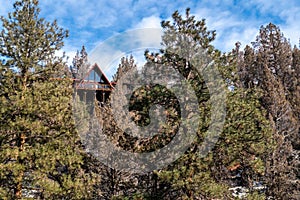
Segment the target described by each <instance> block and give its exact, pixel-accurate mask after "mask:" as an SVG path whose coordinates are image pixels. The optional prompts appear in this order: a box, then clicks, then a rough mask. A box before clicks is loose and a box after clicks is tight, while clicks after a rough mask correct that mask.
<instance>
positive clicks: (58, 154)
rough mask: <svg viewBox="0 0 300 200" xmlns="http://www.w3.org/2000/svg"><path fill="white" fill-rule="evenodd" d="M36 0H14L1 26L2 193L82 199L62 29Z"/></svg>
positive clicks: (85, 192) (85, 185) (85, 184)
mask: <svg viewBox="0 0 300 200" xmlns="http://www.w3.org/2000/svg"><path fill="white" fill-rule="evenodd" d="M38 4H39V2H38V0H18V1H16V2H15V3H14V11H13V12H12V13H9V14H8V18H4V17H1V20H2V23H3V29H2V31H1V33H0V56H1V57H4V59H5V62H1V63H0V72H1V75H0V76H1V80H0V81H1V82H0V88H1V89H0V98H1V100H0V108H1V109H0V124H1V125H0V126H1V128H0V197H1V199H23V198H26V197H29V196H30V195H34V198H41V199H83V198H85V197H87V196H89V193H90V191H91V188H90V187H89V186H90V185H91V184H90V183H91V181H90V178H89V175H88V174H87V173H86V172H85V170H84V168H83V156H84V154H83V152H82V149H81V148H80V146H79V145H80V143H79V141H78V136H77V134H76V130H75V125H74V120H73V119H72V108H71V101H72V92H73V91H72V87H71V85H72V82H71V80H70V79H69V78H67V77H66V76H65V74H66V72H65V65H66V64H65V62H64V61H63V57H58V56H56V54H55V53H56V52H57V51H58V50H60V49H61V48H62V46H63V39H64V38H65V37H66V36H67V35H68V32H67V31H64V30H63V29H61V28H59V27H58V25H57V23H56V21H54V22H53V23H49V22H46V21H45V20H44V19H43V18H40V17H39V13H40V9H39V8H38Z"/></svg>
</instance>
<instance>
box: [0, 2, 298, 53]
mask: <svg viewBox="0 0 300 200" xmlns="http://www.w3.org/2000/svg"><path fill="white" fill-rule="evenodd" d="M13 2H14V0H0V5H1V6H0V15H6V13H7V12H8V11H10V10H12V4H13ZM40 7H41V10H42V12H41V15H42V17H45V18H46V19H47V20H48V21H52V20H54V19H57V20H58V23H59V25H60V26H62V27H63V28H65V29H68V30H69V31H70V37H69V38H67V39H66V40H65V47H64V51H66V52H67V54H68V55H70V56H71V55H73V54H74V52H76V50H80V48H81V46H82V45H85V46H86V49H87V50H90V51H92V50H93V49H94V48H95V47H96V46H97V45H98V44H99V43H101V42H103V41H105V40H106V39H108V38H110V37H111V36H115V35H117V34H119V33H122V32H124V31H127V30H130V29H135V28H159V27H160V21H161V20H166V19H167V20H168V19H170V17H171V15H172V13H173V12H174V11H175V10H178V11H179V12H180V13H183V14H184V11H185V9H186V8H187V7H190V8H191V13H192V14H194V15H196V17H197V19H202V18H205V19H206V21H207V26H208V29H210V30H216V31H217V39H216V41H215V42H214V43H213V44H214V45H215V46H216V48H218V49H220V50H222V51H229V50H231V49H232V48H233V47H234V43H235V42H236V41H240V42H241V43H242V44H243V45H246V44H249V43H250V42H251V41H253V40H255V36H256V35H257V33H258V30H259V28H260V26H261V25H266V24H268V23H269V22H273V23H275V24H277V25H279V26H280V28H281V30H282V31H283V33H284V34H285V36H286V37H287V38H290V39H291V43H292V44H298V39H299V37H300V26H299V24H298V23H299V22H298V19H300V1H298V0H290V1H288V2H286V1H282V0H273V1H269V0H248V1H242V0H214V1H211V0H201V1H197V0H192V1H181V0H160V1H157V0H147V1H144V0H123V1H119V0H110V1H107V0H81V1H77V0H51V1H46V0H40ZM138 37H143V36H138ZM147 37H148V36H147ZM118 45H119V44H118ZM117 47H119V46H117ZM120 52H122V53H125V52H126V51H125V50H122V49H121V50H120Z"/></svg>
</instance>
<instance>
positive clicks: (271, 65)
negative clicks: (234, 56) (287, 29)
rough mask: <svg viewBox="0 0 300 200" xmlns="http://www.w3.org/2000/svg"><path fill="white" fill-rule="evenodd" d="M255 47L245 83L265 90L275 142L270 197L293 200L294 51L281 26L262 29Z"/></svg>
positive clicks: (269, 162) (268, 178) (269, 165)
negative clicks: (292, 99)
mask: <svg viewBox="0 0 300 200" xmlns="http://www.w3.org/2000/svg"><path fill="white" fill-rule="evenodd" d="M252 44H253V47H254V49H253V50H251V48H250V47H247V48H246V49H245V57H244V61H245V62H244V66H245V69H246V71H247V73H246V74H248V76H247V75H246V76H245V77H244V78H243V81H244V82H248V83H251V82H252V83H256V84H255V85H253V84H252V85H251V86H250V85H249V84H248V85H249V86H250V87H252V88H253V87H258V88H260V89H261V90H262V92H263V95H262V97H261V104H262V106H263V107H264V108H265V109H266V110H267V114H268V118H269V122H270V124H271V128H272V132H273V138H274V139H275V143H276V148H275V149H274V150H273V151H272V152H270V154H269V155H268V156H267V158H266V159H267V160H266V161H267V167H266V175H265V182H266V184H267V195H268V196H273V197H275V198H278V199H293V198H295V191H297V186H296V185H297V184H296V182H295V181H296V174H295V171H296V170H295V169H296V168H297V167H296V166H295V163H296V162H297V161H296V160H297V156H295V155H297V151H295V145H294V144H295V141H297V140H298V139H297V138H298V137H299V136H298V134H299V122H298V120H297V116H296V113H294V112H293V108H292V104H293V103H292V104H291V100H290V99H291V98H292V96H293V94H292V93H291V91H293V90H292V88H295V83H294V81H295V79H294V78H293V77H294V75H293V69H292V68H293V66H292V65H293V59H292V52H291V48H290V45H289V44H288V42H287V39H285V38H284V36H283V34H282V33H281V31H280V29H279V27H277V26H276V25H274V24H271V23H270V24H268V25H267V26H266V27H263V26H262V27H261V29H260V34H259V36H258V37H257V39H256V41H255V42H254V43H252ZM249 52H250V53H249ZM249 55H251V57H250V56H249ZM293 102H294V101H293Z"/></svg>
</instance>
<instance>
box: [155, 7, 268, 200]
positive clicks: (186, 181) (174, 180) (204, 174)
mask: <svg viewBox="0 0 300 200" xmlns="http://www.w3.org/2000/svg"><path fill="white" fill-rule="evenodd" d="M185 14H186V15H185V18H184V17H182V16H181V15H180V14H179V13H178V12H177V11H176V12H175V13H174V14H173V15H172V18H173V22H171V21H163V22H162V27H163V28H164V31H165V34H164V35H163V37H162V38H163V45H164V49H163V50H162V57H161V58H160V59H157V60H160V62H161V63H164V64H168V65H171V66H172V67H174V68H175V69H177V70H178V71H179V72H180V73H181V74H182V75H183V76H184V77H185V78H186V79H187V80H188V81H189V82H190V84H191V85H192V86H193V89H194V90H195V91H196V95H197V97H198V101H199V104H200V108H199V109H200V113H201V117H200V118H201V122H200V127H199V130H195V131H197V135H198V140H197V141H195V143H194V144H193V145H192V146H191V148H190V149H189V150H188V151H187V152H186V154H185V155H184V156H182V157H181V158H180V159H178V160H177V161H176V162H175V163H173V164H172V165H171V166H169V167H167V168H165V169H163V170H159V171H158V172H156V173H157V174H158V177H159V178H160V181H165V182H169V183H171V185H172V186H171V188H170V189H169V193H168V195H170V196H169V198H188V199H195V198H205V199H210V198H226V197H228V198H229V196H230V194H229V192H228V187H229V186H230V185H231V184H230V182H229V181H231V180H230V179H231V176H232V174H231V173H232V169H234V167H236V169H237V170H235V172H234V173H238V174H240V175H241V178H240V183H239V184H241V185H243V186H246V187H248V188H250V189H252V188H253V184H254V181H257V180H259V179H260V177H261V176H262V175H263V173H264V168H265V162H264V158H265V155H266V153H265V150H266V151H267V150H268V148H269V147H268V145H267V141H269V139H268V138H270V133H271V132H270V128H269V125H268V122H267V120H266V118H265V114H264V113H263V111H261V110H260V109H261V106H260V105H259V101H258V100H259V95H258V94H259V93H258V94H256V92H257V91H251V90H249V91H246V90H244V89H243V88H237V86H239V83H238V82H239V77H238V76H237V70H236V68H237V65H238V64H239V63H240V61H239V59H238V58H240V56H241V55H240V52H239V50H238V48H237V49H236V50H235V52H233V53H232V54H229V55H224V56H221V53H220V52H219V51H218V50H215V49H214V47H213V46H212V45H211V42H212V41H213V40H214V38H215V32H214V31H208V30H207V27H206V25H205V20H201V21H196V20H195V18H194V16H191V15H190V10H189V9H187V10H186V13H185ZM203 51H204V52H206V54H201V53H202V52H203ZM195 55H207V56H209V57H211V59H213V60H214V61H215V63H216V65H217V66H218V69H219V71H220V73H221V74H222V76H223V78H224V80H226V82H227V84H228V85H227V86H234V92H230V91H229V90H228V91H227V93H228V94H227V95H228V96H229V98H228V99H227V102H226V104H227V109H226V110H227V111H226V112H227V118H226V122H225V125H224V130H223V133H222V134H221V137H220V139H219V141H218V143H217V144H216V146H215V148H214V150H213V152H211V153H210V154H209V155H208V156H207V157H205V158H201V157H200V156H199V154H198V153H197V152H198V151H197V150H198V148H199V146H200V145H201V142H202V139H203V137H204V135H205V132H206V131H207V130H208V126H209V123H210V119H209V118H210V114H211V105H210V103H209V98H210V94H209V90H208V88H207V86H206V83H205V81H204V79H203V77H202V76H201V74H199V73H198V72H197V70H196V69H195V66H193V64H195V63H193V62H192V60H191V58H192V57H193V56H195ZM152 60H153V59H152ZM205 61H206V60H205V58H204V61H203V63H204V64H205ZM161 66H162V67H163V65H161ZM191 112H193V111H191ZM216 123H217V122H216ZM235 184H236V183H235Z"/></svg>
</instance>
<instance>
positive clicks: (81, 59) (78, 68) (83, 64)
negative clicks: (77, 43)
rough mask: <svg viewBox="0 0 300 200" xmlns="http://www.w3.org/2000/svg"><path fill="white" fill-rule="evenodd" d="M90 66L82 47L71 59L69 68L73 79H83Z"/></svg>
mask: <svg viewBox="0 0 300 200" xmlns="http://www.w3.org/2000/svg"><path fill="white" fill-rule="evenodd" d="M90 66H91V65H90V63H89V62H88V54H87V52H86V50H85V47H84V46H82V48H81V51H80V53H79V51H77V53H76V55H75V57H74V58H73V66H71V72H72V75H73V78H76V79H83V78H84V76H85V75H86V73H87V72H88V70H89V67H90Z"/></svg>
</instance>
